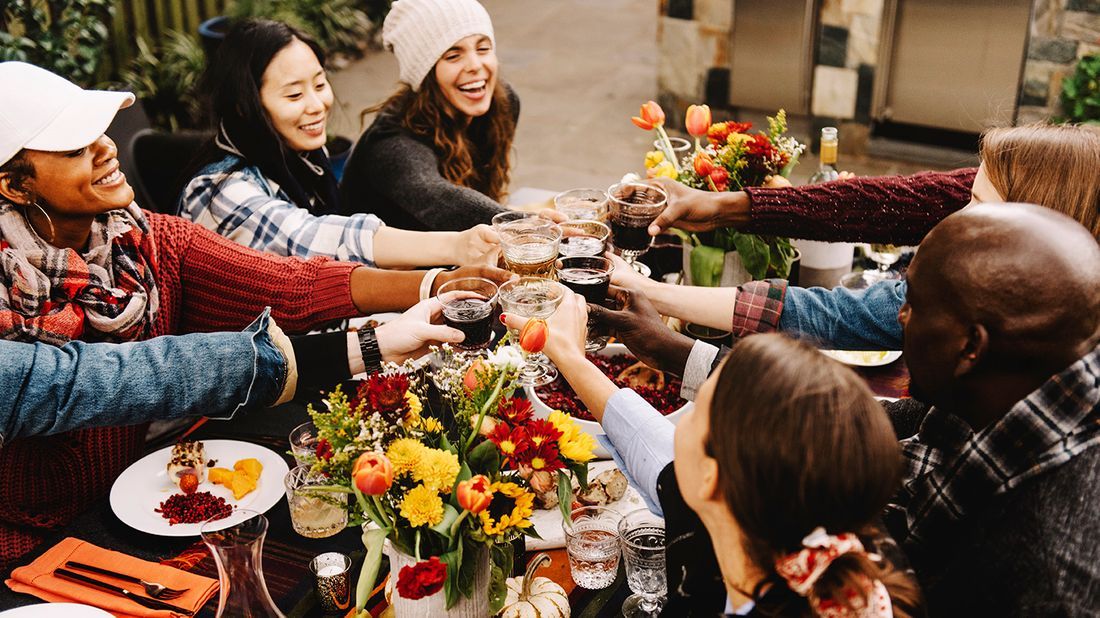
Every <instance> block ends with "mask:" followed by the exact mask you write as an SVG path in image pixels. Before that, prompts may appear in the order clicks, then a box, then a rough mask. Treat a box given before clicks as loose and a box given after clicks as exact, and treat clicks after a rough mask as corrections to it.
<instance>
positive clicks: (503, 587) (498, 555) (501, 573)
mask: <svg viewBox="0 0 1100 618" xmlns="http://www.w3.org/2000/svg"><path fill="white" fill-rule="evenodd" d="M489 558H490V560H492V563H493V568H492V572H491V573H490V574H489V613H490V614H492V615H496V614H497V612H499V611H500V610H501V608H503V607H504V601H505V600H506V599H507V598H508V584H507V580H508V575H509V574H510V573H511V572H512V563H513V561H514V560H515V556H514V550H513V548H512V544H511V543H494V544H493V545H492V546H490V548H489Z"/></svg>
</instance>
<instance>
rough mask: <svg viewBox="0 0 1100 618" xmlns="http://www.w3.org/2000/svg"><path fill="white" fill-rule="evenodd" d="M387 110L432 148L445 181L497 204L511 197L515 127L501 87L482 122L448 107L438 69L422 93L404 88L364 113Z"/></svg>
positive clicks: (507, 101) (480, 119) (498, 81)
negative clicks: (479, 194) (477, 192)
mask: <svg viewBox="0 0 1100 618" xmlns="http://www.w3.org/2000/svg"><path fill="white" fill-rule="evenodd" d="M382 110H385V113H392V114H395V116H396V117H397V119H398V121H399V122H400V124H401V126H402V127H404V128H405V129H407V130H409V131H410V132H412V133H413V135H416V136H417V137H419V138H421V139H423V140H425V141H427V142H428V143H430V144H431V145H432V147H433V148H434V149H435V151H436V154H438V155H439V173H440V174H442V175H443V177H444V178H446V179H447V180H449V181H451V182H453V183H454V184H456V185H460V186H463V187H468V188H470V189H474V190H476V191H480V192H481V193H484V194H485V195H487V196H489V197H490V198H492V199H494V200H496V201H498V202H499V201H501V200H503V199H504V197H505V196H506V195H507V194H508V176H509V174H510V173H511V167H512V161H511V151H512V139H513V138H514V137H515V135H516V121H515V116H514V115H513V114H512V103H511V101H510V100H509V97H508V91H507V89H506V88H505V87H504V83H503V82H502V81H500V80H499V79H498V80H497V85H496V88H495V89H494V90H493V103H492V105H490V106H489V111H488V112H486V113H485V115H484V116H481V117H478V118H470V117H469V116H467V115H466V114H464V113H462V112H460V111H458V110H456V109H455V108H454V106H452V105H451V104H450V102H448V101H447V98H446V97H445V96H444V95H443V91H442V90H440V88H439V82H437V81H436V79H435V70H434V69H433V70H432V71H431V72H430V73H428V76H427V77H425V78H424V82H423V83H422V84H421V85H420V90H419V91H417V92H413V90H412V88H410V87H409V86H408V85H402V86H401V88H400V89H399V90H398V91H397V92H396V93H394V94H393V95H392V96H390V98H389V99H387V100H386V101H385V102H383V103H382V104H381V105H378V106H376V107H373V108H371V109H368V110H366V111H365V112H363V113H364V114H368V113H371V112H377V111H382ZM479 143H480V144H481V146H480V147H479V145H478V144H479Z"/></svg>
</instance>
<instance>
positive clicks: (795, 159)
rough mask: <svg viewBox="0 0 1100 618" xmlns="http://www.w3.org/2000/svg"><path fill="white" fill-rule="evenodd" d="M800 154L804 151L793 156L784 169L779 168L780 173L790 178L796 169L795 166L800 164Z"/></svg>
mask: <svg viewBox="0 0 1100 618" xmlns="http://www.w3.org/2000/svg"><path fill="white" fill-rule="evenodd" d="M800 156H802V153H797V154H795V155H794V156H793V157H791V160H790V161H787V164H786V165H784V166H783V169H781V170H779V175H780V176H782V177H784V178H790V177H791V172H792V171H794V167H795V166H796V165H798V158H799V157H800Z"/></svg>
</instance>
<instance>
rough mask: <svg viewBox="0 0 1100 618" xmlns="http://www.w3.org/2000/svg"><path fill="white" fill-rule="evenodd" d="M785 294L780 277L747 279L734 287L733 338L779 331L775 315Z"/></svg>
mask: <svg viewBox="0 0 1100 618" xmlns="http://www.w3.org/2000/svg"><path fill="white" fill-rule="evenodd" d="M786 295H787V282H786V281H785V280H783V279H765V280H764V281H750V282H748V283H746V284H744V285H742V286H739V287H738V288H737V299H736V300H735V301H734V304H733V325H732V327H731V328H730V330H732V331H733V336H734V337H744V336H745V335H751V334H753V333H770V332H773V331H776V330H779V317H780V316H781V315H782V314H783V299H784V298H785V297H786Z"/></svg>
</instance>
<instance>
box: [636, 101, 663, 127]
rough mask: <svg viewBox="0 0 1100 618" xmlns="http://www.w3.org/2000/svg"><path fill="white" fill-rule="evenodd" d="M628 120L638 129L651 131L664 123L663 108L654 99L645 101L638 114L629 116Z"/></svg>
mask: <svg viewBox="0 0 1100 618" xmlns="http://www.w3.org/2000/svg"><path fill="white" fill-rule="evenodd" d="M630 122H633V123H634V126H636V127H638V128H639V129H645V130H646V131H652V130H653V129H656V128H657V127H659V126H661V125H663V124H664V123H665V110H663V109H661V106H660V105H657V102H656V101H646V102H645V104H644V105H642V111H641V112H639V115H638V116H634V117H633V118H631V119H630Z"/></svg>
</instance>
